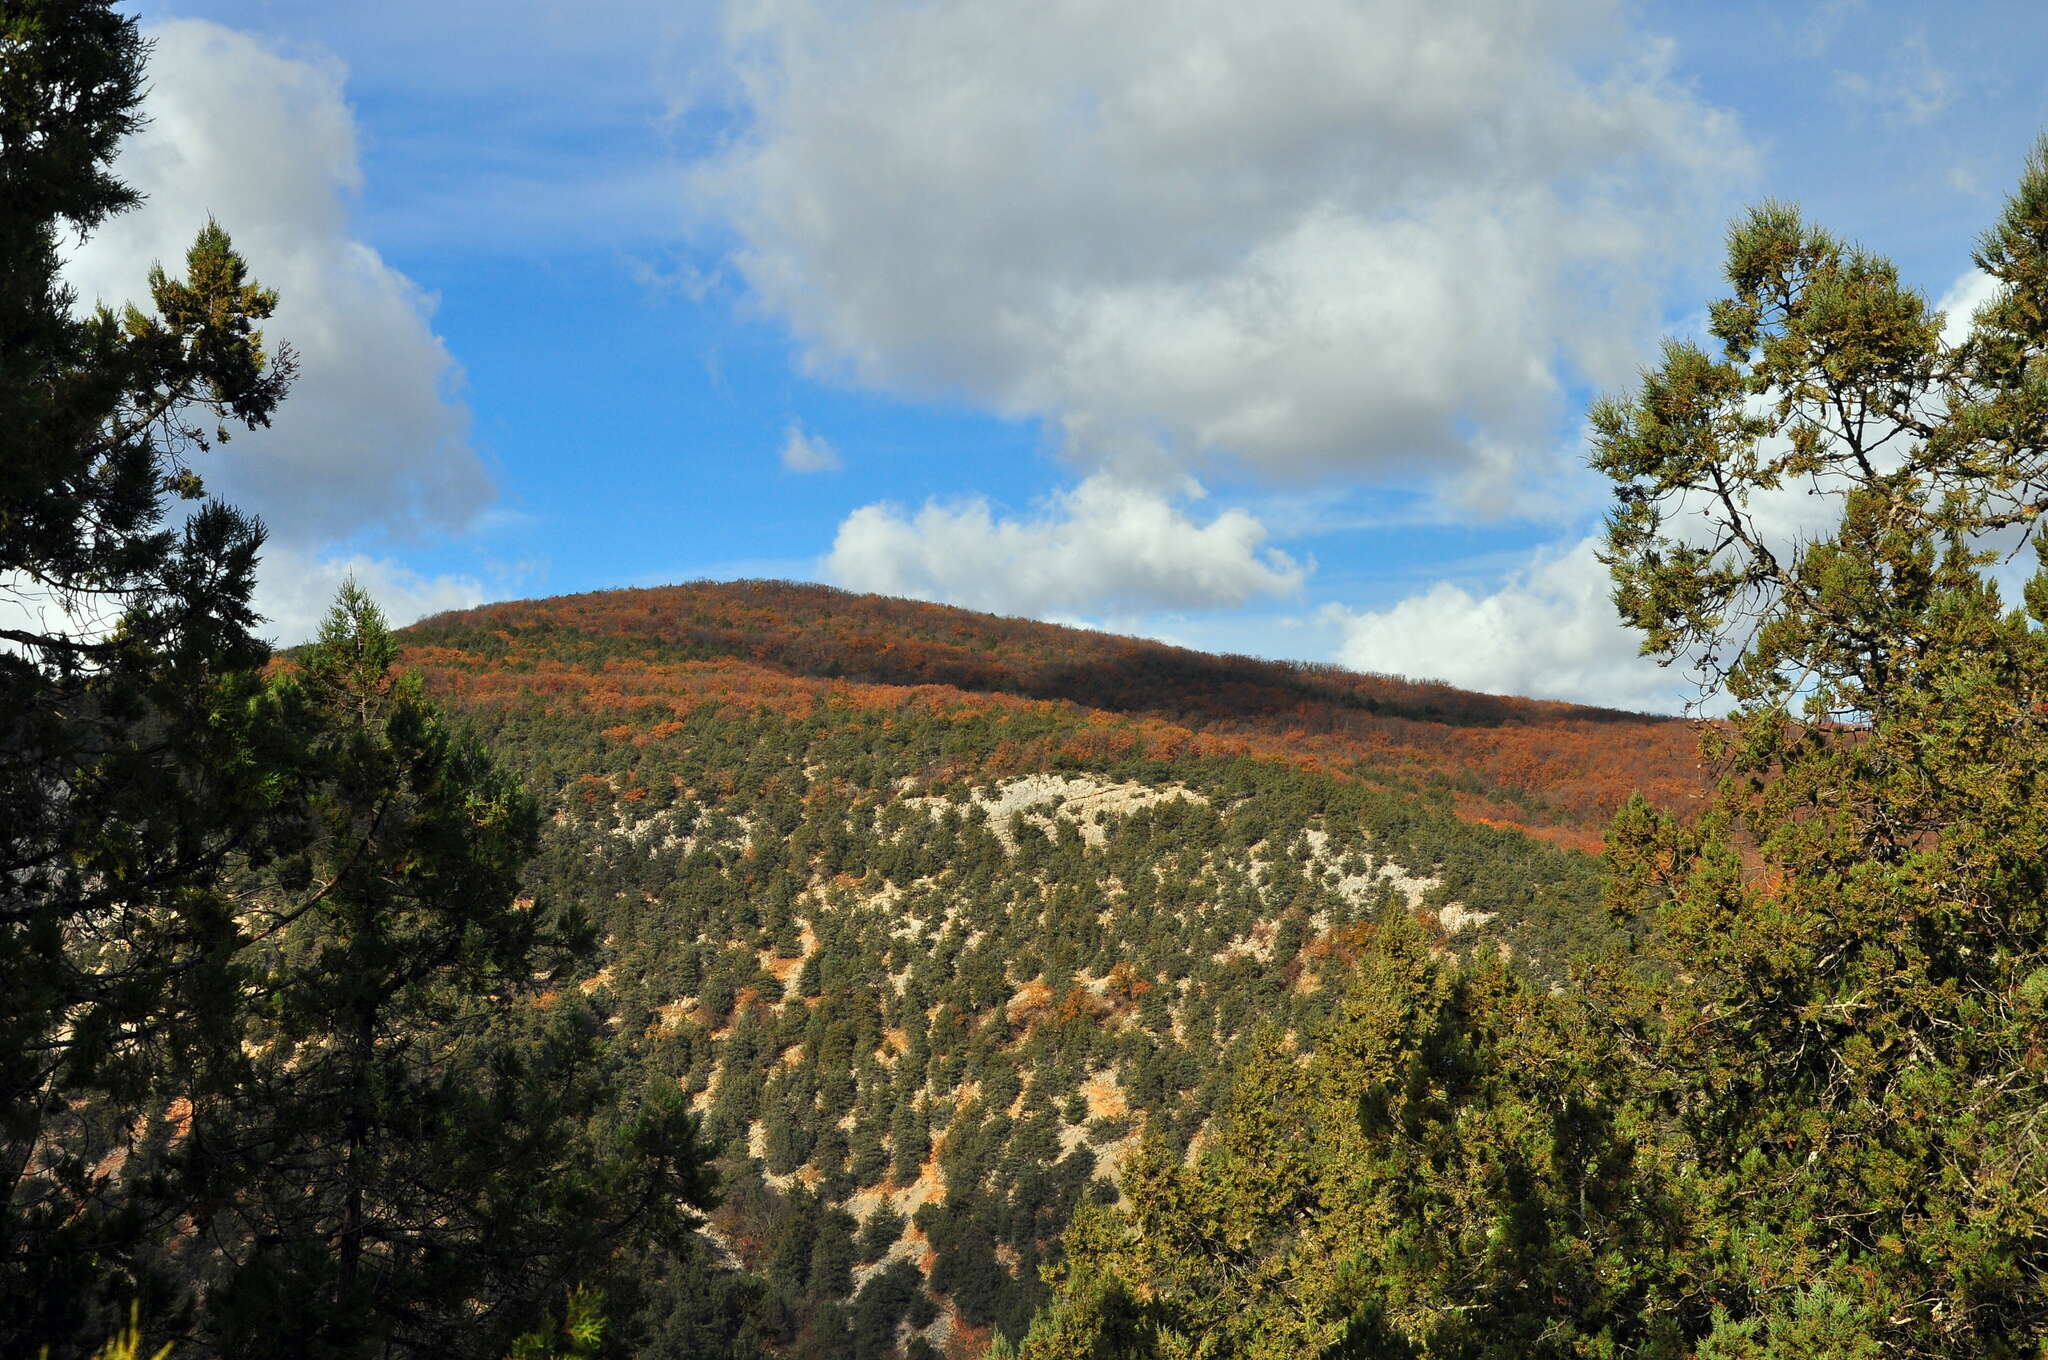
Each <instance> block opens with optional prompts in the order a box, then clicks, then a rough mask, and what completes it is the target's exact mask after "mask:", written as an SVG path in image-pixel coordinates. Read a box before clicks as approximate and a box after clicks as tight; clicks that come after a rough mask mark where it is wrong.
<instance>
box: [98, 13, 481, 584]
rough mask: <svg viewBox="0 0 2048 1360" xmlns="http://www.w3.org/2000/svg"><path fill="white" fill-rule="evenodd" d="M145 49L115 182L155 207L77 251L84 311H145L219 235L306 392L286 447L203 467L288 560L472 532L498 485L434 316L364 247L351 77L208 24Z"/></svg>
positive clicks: (298, 398)
mask: <svg viewBox="0 0 2048 1360" xmlns="http://www.w3.org/2000/svg"><path fill="white" fill-rule="evenodd" d="M149 36H150V37H151V38H152V39H153V40H154V41H155V43H156V48H155V51H154V53H153V55H152V57H151V59H150V65H149V76H150V93H149V96H148V99H147V102H146V103H145V106H144V108H145V111H146V113H147V114H148V116H149V119H150V121H149V123H148V124H147V125H146V126H145V127H144V128H143V129H142V130H141V131H140V132H138V133H137V134H136V135H135V136H134V137H132V138H130V139H129V141H128V142H127V143H126V144H125V146H124V148H123V150H122V153H121V157H120V160H119V162H118V164H117V167H116V172H117V173H118V174H120V175H121V177H122V178H124V179H126V180H127V181H128V182H129V183H130V184H132V185H133V186H134V187H135V188H137V189H138V190H140V191H142V192H143V193H144V194H146V195H148V201H147V203H146V204H145V205H144V206H143V207H142V208H140V209H138V210H137V211H135V212H131V213H128V214H126V215H124V216H122V217H119V218H116V219H114V220H113V221H112V222H109V223H108V224H107V225H106V226H105V227H103V228H102V229H101V230H100V231H99V232H98V233H96V234H95V235H94V236H93V237H92V238H91V239H90V240H89V241H87V242H86V243H85V244H84V245H83V246H82V247H80V248H79V249H78V250H77V252H76V253H75V255H74V257H73V259H72V261H71V264H70V267H69V269H68V271H67V272H68V275H69V277H70V279H71V280H72V282H73V284H74V286H75V287H77V289H78V291H79V294H80V297H81V299H82V300H83V301H84V302H86V303H88V304H89V303H91V302H93V301H94V300H95V299H103V300H105V301H107V302H108V303H110V304H113V305H118V304H120V303H121V302H124V301H127V300H130V299H136V300H144V301H146V299H144V298H143V297H142V294H143V291H144V287H145V278H146V275H147V272H148V269H149V266H150V264H151V263H152V262H156V261H162V262H163V263H164V265H165V267H166V268H167V269H169V270H171V271H172V272H173V273H175V272H177V271H178V270H179V269H180V267H181V266H182V262H183V258H184V251H185V248H186V246H187V245H188V244H189V243H190V242H191V240H192V237H193V234H194V233H195V232H196V231H197V230H198V229H199V228H200V227H201V226H203V225H205V222H206V220H207V218H208V216H209V215H211V216H213V217H215V218H217V219H218V220H219V222H220V224H221V225H222V226H223V227H225V228H226V229H227V230H228V232H229V234H230V235H232V236H233V237H234V240H235V244H236V247H237V248H238V249H239V250H240V251H241V252H242V254H243V256H244V257H245V258H246V259H247V260H248V261H249V265H250V271H251V273H252V275H253V276H254V277H255V278H257V279H258V280H260V281H261V282H263V283H264V284H266V285H268V286H270V287H273V288H275V289H276V290H277V291H278V294H279V298H280V301H279V306H278V311H277V315H276V317H275V318H274V319H273V320H272V321H271V322H270V323H269V324H268V326H267V327H266V335H267V337H268V338H269V339H270V340H271V342H272V343H273V344H274V343H276V342H278V341H285V342H288V343H290V344H291V346H292V347H293V348H294V349H296V350H297V351H298V354H299V358H300V363H301V376H300V379H299V382H298V385H297V386H296V388H294V390H293V392H292V394H291V396H290V397H288V398H287V399H286V401H285V403H284V404H283V405H282V406H281V407H279V409H278V412H277V415H276V418H275V419H276V423H275V425H274V427H273V428H271V429H269V430H260V431H255V432H251V433H247V434H243V435H240V436H239V437H238V438H236V439H235V440H234V442H233V443H231V444H229V445H227V446H226V447H225V448H222V449H218V450H216V452H215V453H213V454H209V455H207V456H206V458H205V459H204V460H203V461H202V462H201V463H200V465H199V466H198V468H197V470H198V471H199V472H200V474H201V475H202V476H204V477H205V478H206V480H207V482H208V485H209V487H211V488H212V489H214V490H216V491H218V492H219V493H221V494H222V495H223V496H224V497H225V498H226V499H228V500H230V501H231V502H233V503H235V504H237V505H239V506H242V507H243V508H245V509H249V510H254V511H256V512H258V513H260V514H261V515H262V516H263V517H264V519H265V520H266V522H267V523H268V524H269V526H270V530H271V534H272V538H273V541H274V542H276V543H279V544H281V545H293V546H299V547H304V546H306V545H310V544H317V543H324V542H332V541H334V540H337V539H340V538H343V537H346V536H348V535H350V534H353V533H357V532H360V531H362V530H365V529H372V530H384V531H389V532H395V533H398V534H401V535H404V534H412V533H418V532H421V531H426V530H445V529H452V528H461V527H463V526H465V525H466V524H468V523H469V522H470V520H471V519H472V517H473V516H474V515H475V514H476V513H477V512H478V511H479V510H480V509H482V508H483V507H484V505H485V504H486V503H487V502H488V501H489V500H490V499H491V497H492V494H493V492H492V487H491V482H490V479H489V477H488V476H487V475H486V473H485V471H484V468H483V465H482V463H481V462H480V460H479V459H478V457H477V455H476V452H475V450H474V449H472V448H471V447H470V444H469V414H468V411H467V410H466V408H465V407H464V406H463V405H462V403H461V401H460V400H459V399H458V398H457V396H456V389H457V388H458V387H459V385H460V381H461V373H460V370H459V369H458V368H457V366H456V363H455V360H454V359H453V357H452V356H451V355H450V354H449V352H448V350H447V347H446V346H445V345H444V344H443V343H442V342H441V340H440V338H439V337H438V336H436V335H435V334H434V332H433V329H432V326H431V324H430V318H431V314H432V310H433V306H432V299H431V298H429V297H428V296H427V295H426V294H424V293H422V292H421V291H420V289H419V288H418V287H417V286H416V285H414V284H413V282H412V281H411V280H410V279H408V278H406V277H405V275H403V274H402V273H400V272H399V271H398V270H396V269H393V268H392V267H391V266H390V265H388V264H387V263H385V262H384V260H383V259H382V258H381V257H379V256H378V254H377V252H376V251H374V250H372V249H371V248H370V247H369V246H367V245H365V244H363V243H362V242H361V241H359V240H357V239H355V238H354V236H352V235H351V233H350V227H349V221H348V212H349V206H350V203H351V200H352V199H353V198H354V196H355V194H356V192H357V190H358V189H359V187H360V184H361V170H360V168H359V165H358V162H357V154H356V140H355V124H354V117H353V114H352V112H351V110H350V109H349V107H348V104H347V102H346V101H345V99H344V97H343V93H342V72H341V70H340V69H339V68H338V67H337V66H335V65H332V64H318V63H314V62H309V61H299V60H293V59H290V58H287V57H284V56H280V55H279V54H278V53H276V52H274V51H272V50H271V49H269V48H267V47H265V46H264V45H262V44H261V43H259V42H258V41H257V40H255V39H253V38H251V37H248V36H247V35H245V34H241V33H237V32H235V31H233V30H231V29H226V28H222V27H220V26H218V25H215V24H209V23H204V22H200V21H196V20H184V21H178V22H173V23H167V24H164V25H161V26H159V27H153V28H152V29H151V30H150V31H149Z"/></svg>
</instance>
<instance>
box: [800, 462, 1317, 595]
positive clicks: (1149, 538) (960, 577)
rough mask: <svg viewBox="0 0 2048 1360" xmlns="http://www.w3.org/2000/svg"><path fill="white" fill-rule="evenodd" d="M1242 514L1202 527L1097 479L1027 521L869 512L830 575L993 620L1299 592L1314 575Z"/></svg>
mask: <svg viewBox="0 0 2048 1360" xmlns="http://www.w3.org/2000/svg"><path fill="white" fill-rule="evenodd" d="M1265 539H1266V530H1265V527H1264V526H1263V525H1261V524H1260V523H1259V522H1258V521H1257V520H1256V519H1254V518H1252V517H1251V516H1250V515H1248V514H1246V513H1245V512H1244V511H1242V510H1225V511H1223V512H1222V513H1221V514H1218V515H1217V516H1216V517H1215V518H1213V519H1211V520H1210V521H1209V522H1208V523H1206V524H1198V523H1196V522H1195V521H1194V520H1192V519H1190V518H1189V517H1188V515H1187V514H1186V513H1185V511H1183V510H1181V509H1180V508H1178V507H1177V506H1175V505H1174V504H1173V503H1172V502H1171V501H1170V500H1169V499H1168V498H1167V497H1165V496H1163V495H1161V494H1160V493H1158V492H1156V491H1153V490H1150V489H1149V488H1141V487H1136V486H1132V485H1129V484H1127V483H1122V482H1118V481H1115V480H1113V479H1111V478H1108V477H1103V476H1097V477H1091V478H1089V479H1087V480H1086V481H1084V482H1082V483H1081V484H1080V485H1079V486H1077V487H1075V488H1074V489H1072V490H1071V491H1064V492H1061V493H1059V494H1057V495H1055V496H1053V497H1052V498H1050V500H1049V501H1048V502H1047V503H1046V504H1045V505H1044V506H1042V507H1041V508H1040V511H1039V513H1037V514H1036V515H1033V516H1030V517H1028V518H1018V519H1005V518H1002V517H1000V516H998V515H997V514H996V513H995V512H994V511H992V510H991V509H990V507H989V504H988V502H987V501H985V500H980V499H976V500H971V501H967V502H965V503H963V504H958V505H951V506H948V505H941V504H939V503H937V502H927V503H926V505H925V506H924V508H923V509H921V510H919V511H917V512H916V513H915V514H914V515H913V514H909V513H906V512H905V511H903V510H902V509H900V508H898V507H896V506H892V505H883V504H876V505H865V506H862V507H861V508H860V509H858V510H856V511H854V512H853V513H852V514H851V515H848V516H847V517H846V519H845V521H844V522H843V523H841V524H840V526H839V533H838V535H837V537H836V538H835V539H834V540H833V544H832V551H831V553H830V554H829V555H828V556H827V557H826V558H825V561H824V564H823V565H824V571H825V575H826V576H827V577H828V578H829V579H831V580H833V581H835V582H837V583H838V584H840V585H843V586H847V587H849V588H851V589H854V590H865V591H874V592H876V593H878V594H883V595H905V596H910V597H912V598H915V599H925V600H944V601H946V602H948V603H951V604H959V605H966V606H969V607H971V608H976V609H986V610H990V611H993V612H996V613H1007V614H1033V615H1047V614H1057V615H1063V616H1065V615H1073V614H1078V613H1088V612H1093V611H1099V610H1105V609H1110V610H1147V609H1189V608H1192V609H1202V608H1218V607H1229V606H1237V605H1241V604H1244V603H1245V602H1246V601H1248V600H1251V599H1253V598H1255V597H1259V596H1272V595H1284V594H1287V593H1290V592H1292V591H1295V590H1297V589H1299V588H1300V586H1301V583H1302V581H1303V579H1304V577H1305V575H1306V569H1305V568H1304V567H1303V566H1302V565H1301V564H1299V563H1297V562H1295V561H1294V559H1292V558H1290V557H1289V556H1288V555H1287V554H1285V553H1283V552H1279V551H1276V550H1274V549H1270V548H1265V547H1263V546H1262V545H1263V544H1264V542H1265Z"/></svg>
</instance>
